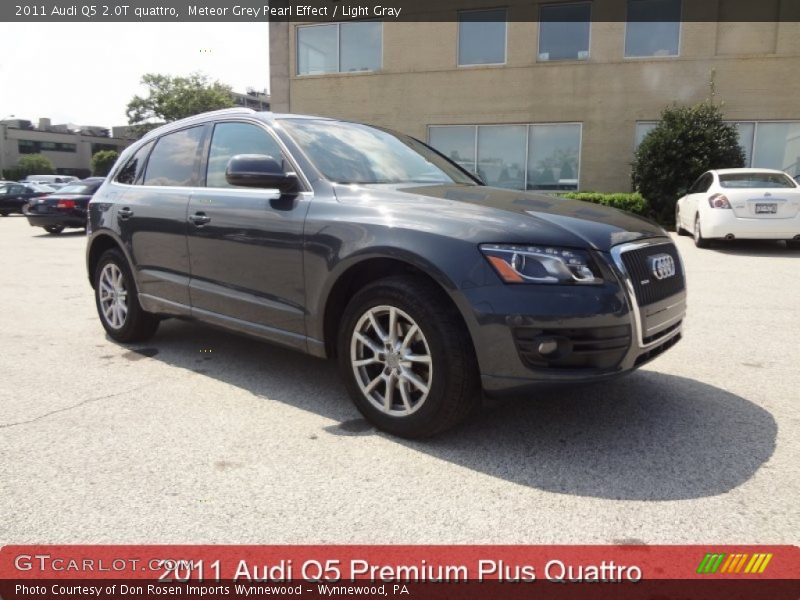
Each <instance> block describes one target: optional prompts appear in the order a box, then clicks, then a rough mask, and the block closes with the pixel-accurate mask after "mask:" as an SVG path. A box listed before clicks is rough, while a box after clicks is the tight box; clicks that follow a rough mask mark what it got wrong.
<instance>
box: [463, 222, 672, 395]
mask: <svg viewBox="0 0 800 600" xmlns="http://www.w3.org/2000/svg"><path fill="white" fill-rule="evenodd" d="M658 244H671V242H670V241H669V240H667V239H660V238H659V239H652V240H646V241H644V242H637V243H633V244H623V245H621V246H617V247H615V248H614V249H613V250H612V253H611V254H608V255H602V259H603V261H602V262H604V263H605V264H604V265H602V266H601V268H602V269H603V270H604V273H603V275H604V280H605V283H604V284H603V285H600V286H546V285H516V286H513V285H512V286H509V285H502V284H500V285H497V286H487V287H481V288H476V289H472V290H467V291H465V292H464V293H465V295H466V296H467V299H468V301H469V303H470V304H471V305H472V308H473V311H474V313H473V314H474V317H475V320H474V322H473V324H472V325H471V329H472V333H473V340H474V341H475V350H476V353H477V355H478V362H479V365H480V370H481V378H482V382H483V387H484V390H485V391H486V392H487V393H489V394H493V395H495V394H501V393H508V392H513V393H518V392H521V391H526V390H528V389H532V388H537V387H539V386H541V385H542V384H559V383H576V382H591V381H598V380H604V379H611V378H614V377H617V376H619V375H623V374H625V373H627V372H630V371H632V370H634V369H636V368H638V367H640V366H642V365H643V364H645V363H646V362H648V361H650V360H652V359H653V358H655V357H656V356H658V355H659V354H661V353H663V352H664V351H666V350H668V349H669V348H671V347H672V346H673V345H675V344H676V343H677V342H678V341H679V340H680V339H681V336H682V322H683V317H684V315H685V312H686V291H685V289H682V290H681V291H680V292H679V293H676V294H672V295H670V296H669V297H667V298H662V299H660V300H658V301H657V302H652V303H650V304H648V305H646V306H641V307H640V306H639V305H638V303H637V300H636V294H635V292H634V286H633V282H632V281H631V278H630V276H629V275H628V273H627V271H626V269H625V265H624V264H623V262H622V260H621V257H622V255H623V254H624V253H625V252H626V251H629V250H631V249H636V248H642V247H648V246H654V245H658ZM598 262H600V261H598ZM681 272H682V265H681ZM543 339H544V340H546V339H558V340H559V344H561V342H562V341H563V344H564V347H565V348H567V350H568V351H567V352H565V353H564V355H563V356H561V355H560V354H559V355H556V356H555V357H553V356H551V357H550V358H543V357H542V356H541V355H539V354H538V353H537V350H536V349H537V346H538V343H539V341H541V340H543ZM559 347H561V346H559Z"/></svg>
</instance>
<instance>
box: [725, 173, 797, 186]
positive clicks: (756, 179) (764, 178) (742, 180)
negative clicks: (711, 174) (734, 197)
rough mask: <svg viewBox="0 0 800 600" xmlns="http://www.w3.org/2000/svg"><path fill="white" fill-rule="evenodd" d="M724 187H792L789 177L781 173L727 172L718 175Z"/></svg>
mask: <svg viewBox="0 0 800 600" xmlns="http://www.w3.org/2000/svg"><path fill="white" fill-rule="evenodd" d="M719 183H720V185H721V186H722V187H724V188H793V187H795V185H794V183H793V182H792V180H791V179H789V177H787V176H786V175H784V174H783V173H729V174H727V175H720V176H719Z"/></svg>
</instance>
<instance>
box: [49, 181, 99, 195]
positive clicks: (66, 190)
mask: <svg viewBox="0 0 800 600" xmlns="http://www.w3.org/2000/svg"><path fill="white" fill-rule="evenodd" d="M99 187H100V184H99V183H70V184H69V185H65V186H64V187H63V188H61V189H60V190H58V193H59V194H82V195H88V194H94V193H95V192H96V191H97V188H99Z"/></svg>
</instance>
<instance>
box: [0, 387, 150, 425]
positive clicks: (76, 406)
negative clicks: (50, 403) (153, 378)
mask: <svg viewBox="0 0 800 600" xmlns="http://www.w3.org/2000/svg"><path fill="white" fill-rule="evenodd" d="M149 385H152V383H145V384H142V385H139V386H136V387H135V388H131V389H129V390H125V391H123V392H115V393H113V394H106V395H104V396H97V397H95V398H87V399H86V400H81V401H80V402H78V403H77V404H71V405H70V406H65V407H63V408H58V409H56V410H51V411H50V412H46V413H44V414H43V415H39V416H38V417H33V418H32V419H28V420H26V421H16V422H14V423H0V429H9V428H11V427H17V426H19V425H30V424H31V423H36V422H37V421H41V420H43V419H46V418H47V417H51V416H53V415H57V414H59V413H63V412H67V411H71V410H75V409H76V408H81V407H82V406H85V405H87V404H91V403H93V402H100V401H101V400H108V399H109V398H116V397H117V396H122V395H124V394H130V393H131V392H136V391H138V390H141V389H142V388H145V387H147V386H149Z"/></svg>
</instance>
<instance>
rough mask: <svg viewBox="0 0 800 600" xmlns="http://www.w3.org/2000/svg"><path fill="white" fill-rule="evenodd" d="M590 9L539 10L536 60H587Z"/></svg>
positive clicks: (554, 7)
mask: <svg viewBox="0 0 800 600" xmlns="http://www.w3.org/2000/svg"><path fill="white" fill-rule="evenodd" d="M591 10H592V8H591V5H590V4H589V3H588V2H582V3H578V4H555V5H550V6H542V7H541V9H539V60H541V61H549V60H586V59H587V58H589V31H590V23H591Z"/></svg>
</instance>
